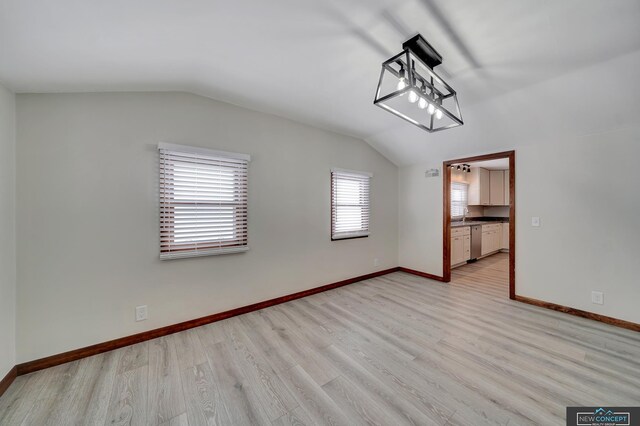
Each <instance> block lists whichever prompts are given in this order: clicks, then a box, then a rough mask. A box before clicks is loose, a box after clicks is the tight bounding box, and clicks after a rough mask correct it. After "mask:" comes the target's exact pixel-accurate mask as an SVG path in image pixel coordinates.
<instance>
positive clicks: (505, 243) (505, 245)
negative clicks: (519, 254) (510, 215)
mask: <svg viewBox="0 0 640 426" xmlns="http://www.w3.org/2000/svg"><path fill="white" fill-rule="evenodd" d="M501 248H502V249H503V250H509V223H508V222H505V223H503V224H502V247H501Z"/></svg>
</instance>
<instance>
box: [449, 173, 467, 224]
mask: <svg viewBox="0 0 640 426" xmlns="http://www.w3.org/2000/svg"><path fill="white" fill-rule="evenodd" d="M468 189H469V185H467V184H466V183H463V182H451V217H456V218H459V217H463V216H464V214H465V212H466V209H467V194H468V192H469V191H468Z"/></svg>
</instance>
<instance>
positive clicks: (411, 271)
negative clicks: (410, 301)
mask: <svg viewBox="0 0 640 426" xmlns="http://www.w3.org/2000/svg"><path fill="white" fill-rule="evenodd" d="M398 271H400V272H406V273H407V274H411V275H417V276H419V277H422V278H429V279H430V280H436V281H440V282H443V283H444V282H449V281H445V279H444V277H440V276H438V275H433V274H429V273H427V272H421V271H416V270H415V269H409V268H405V267H402V266H400V267H398Z"/></svg>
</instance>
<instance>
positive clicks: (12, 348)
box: [0, 85, 17, 380]
mask: <svg viewBox="0 0 640 426" xmlns="http://www.w3.org/2000/svg"><path fill="white" fill-rule="evenodd" d="M16 270H17V265H16V96H15V94H14V93H13V92H11V91H10V90H8V89H6V88H4V87H3V86H2V85H0V342H2V344H1V345H0V380H1V379H2V378H3V377H5V375H8V374H10V373H11V372H12V371H13V368H14V366H15V364H16V304H17V284H16Z"/></svg>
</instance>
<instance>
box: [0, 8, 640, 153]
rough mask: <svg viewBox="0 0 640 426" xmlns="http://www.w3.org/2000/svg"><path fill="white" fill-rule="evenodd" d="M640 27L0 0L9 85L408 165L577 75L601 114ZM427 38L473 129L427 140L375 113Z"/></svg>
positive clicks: (450, 11)
mask: <svg viewBox="0 0 640 426" xmlns="http://www.w3.org/2000/svg"><path fill="white" fill-rule="evenodd" d="M639 23H640V2H639V1H637V0H614V1H612V0H560V1H559V0H529V1H513V0H511V1H509V0H483V1H472V0H447V1H444V0H407V1H399V0H322V1H318V0H270V1H260V0H238V1H217V0H192V1H179V0H136V1H131V0H110V1H97V0H56V1H45V0H28V1H25V0H0V82H2V84H3V85H5V86H7V87H8V88H10V89H12V90H14V91H16V92H60V91H65V92H81V91H127V90H133V91H145V90H184V91H190V92H194V93H198V94H201V95H204V96H209V97H212V98H215V99H219V100H222V101H226V102H230V103H233V104H236V105H240V106H244V107H248V108H251V109H256V110H259V111H264V112H268V113H272V114H276V115H280V116H283V117H287V118H290V119H293V120H297V121H301V122H304V123H308V124H312V125H315V126H318V127H322V128H326V129H330V130H333V131H337V132H340V133H344V134H349V135H353V136H356V137H359V138H362V139H364V140H366V141H367V142H369V143H370V144H372V145H373V146H374V147H375V148H376V149H378V150H379V151H380V152H382V153H383V154H384V155H386V156H387V157H389V158H390V159H391V160H392V161H394V162H396V163H397V164H410V163H412V162H415V161H424V160H425V159H427V158H429V156H430V154H432V153H434V152H440V151H442V150H443V147H444V146H448V145H449V144H454V143H455V142H456V141H457V140H458V139H460V138H461V137H463V136H464V137H465V138H466V137H468V136H469V135H471V134H473V132H474V131H477V130H479V129H484V130H487V129H490V126H488V125H487V124H486V121H487V120H492V123H493V125H498V123H500V122H501V121H502V122H508V121H509V117H510V114H513V113H514V110H516V111H520V112H521V113H522V111H523V110H524V109H526V108H527V107H526V106H527V105H535V109H533V111H534V112H535V111H539V108H553V105H554V104H555V102H556V99H555V98H554V97H558V98H561V97H562V96H564V95H567V93H562V88H563V87H566V86H567V84H569V85H571V82H575V81H578V82H581V84H586V85H587V87H583V89H584V91H583V92H584V93H578V92H581V91H580V87H582V86H580V87H575V88H573V89H571V91H570V93H569V95H570V96H571V97H573V99H571V100H570V103H569V104H567V105H568V108H571V105H581V106H585V105H587V106H588V105H589V103H593V104H594V105H597V104H598V102H599V101H600V100H601V99H602V96H603V95H604V96H605V97H606V96H607V93H608V92H610V91H615V92H617V91H618V89H622V88H624V84H623V83H625V82H624V81H620V79H622V78H628V79H629V81H635V79H634V78H633V74H629V73H628V72H627V71H625V70H620V69H619V68H620V67H625V66H637V65H638V58H637V56H638V55H637V53H638V52H639V51H640V25H639ZM417 32H420V33H421V34H422V35H423V36H424V37H425V38H426V39H427V40H429V42H430V43H431V44H432V45H433V46H434V47H435V48H436V49H437V50H438V51H439V52H440V54H441V55H442V56H443V58H444V61H443V65H442V66H441V67H438V68H436V71H438V72H439V73H440V74H441V75H442V76H443V77H444V78H445V79H446V80H447V81H448V82H449V83H450V84H451V85H452V86H453V87H454V88H455V89H456V90H457V91H458V94H459V100H460V104H461V108H462V113H463V116H464V118H465V121H466V125H465V126H464V127H463V128H460V129H453V130H449V131H446V132H441V133H439V134H428V133H425V132H423V131H420V130H419V129H417V128H414V127H413V126H411V125H410V124H408V123H406V122H404V121H402V120H400V119H398V118H397V117H394V116H392V115H391V114H389V113H387V112H385V111H383V110H381V109H379V108H377V107H375V106H374V105H373V104H372V101H373V95H374V91H375V87H376V83H377V78H378V74H379V70H380V64H381V62H382V61H383V60H385V59H387V58H388V57H390V56H392V55H393V54H395V53H397V52H399V51H400V49H401V44H402V42H403V41H404V40H406V39H407V38H409V37H410V36H412V35H414V34H415V33H417ZM625 58H627V59H625ZM629 58H630V59H629ZM625 61H626V62H625ZM603 64H609V65H608V66H603ZM585 70H587V71H585ZM588 70H591V73H592V74H591V77H589V78H587V77H583V78H584V81H581V80H580V78H581V77H580V75H582V74H581V73H583V74H584V72H588ZM612 71H613V77H614V79H616V81H608V80H609V79H610V78H611V75H610V72H612ZM616 73H618V74H616ZM620 73H622V74H621V75H619V74H620ZM635 73H636V74H637V68H636V69H635ZM598 76H599V77H600V78H601V79H602V84H603V85H604V86H606V87H607V93H603V91H602V90H603V89H602V88H600V87H599V86H600V84H599V83H598V81H597V80H598ZM563 79H564V80H563ZM549 82H551V83H549ZM553 82H555V83H553ZM636 86H637V83H636ZM636 91H637V89H636ZM633 94H634V95H635V92H634V93H633ZM539 95H544V99H540V98H539ZM611 96H615V95H611ZM629 102H631V104H632V105H629V104H627V105H624V106H625V107H626V109H627V110H628V109H629V108H630V107H631V106H632V107H633V108H636V107H637V106H638V104H637V102H634V101H633V100H632V99H629ZM561 104H562V103H561ZM545 105H546V106H545ZM618 106H619V105H618ZM487 109H491V111H490V112H488V111H487ZM633 112H634V113H635V116H637V114H638V113H640V111H633ZM581 115H583V114H581ZM540 119H541V120H544V117H543V116H542V114H541V117H540ZM557 121H558V124H557V125H561V123H562V122H565V120H557ZM552 123H554V121H553V120H552ZM541 124H543V123H541ZM545 124H546V125H547V126H548V123H545ZM474 125H476V129H475V130H474V128H473V127H472V126H474ZM511 131H514V130H513V129H511ZM489 133H490V132H489ZM486 137H487V136H485V138H486ZM438 150H440V151H438ZM468 151H469V152H468V153H469V154H471V153H473V152H475V151H474V148H471V149H469V150H468Z"/></svg>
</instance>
